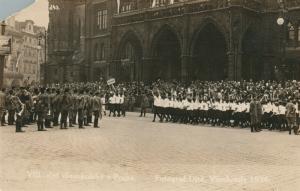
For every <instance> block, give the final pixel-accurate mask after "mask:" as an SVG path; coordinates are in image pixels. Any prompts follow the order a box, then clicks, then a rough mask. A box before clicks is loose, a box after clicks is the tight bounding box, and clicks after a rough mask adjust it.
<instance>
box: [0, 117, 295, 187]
mask: <svg viewBox="0 0 300 191" xmlns="http://www.w3.org/2000/svg"><path fill="white" fill-rule="evenodd" d="M137 116H138V114H136V113H135V114H134V113H130V114H129V116H128V117H126V118H107V117H106V118H104V120H103V121H102V122H101V128H100V129H94V128H91V127H88V128H86V129H82V130H80V129H78V128H71V129H68V130H59V129H58V128H54V129H51V130H48V131H47V132H37V131H36V127H35V126H30V127H27V128H24V129H25V130H26V133H21V134H15V133H14V130H15V129H14V128H13V127H8V126H6V127H1V128H0V136H1V137H0V138H1V141H0V149H1V150H0V160H1V161H0V172H1V173H0V176H1V178H0V181H1V182H0V190H1V191H10V190H12V191H19V190H20V191H21V190H22V191H23V190H28V191H29V190H30V191H48V190H49V191H50V190H51V191H52V190H53V191H60V190H67V189H68V190H72V191H77V190H78V191H79V190H87V191H90V190H92V191H94V190H95V191H96V190H97V191H99V190H101V191H103V190H104V191H105V190H122V191H124V190H126V191H131V190H133V191H142V190H149V191H153V190H171V191H175V190H187V191H192V190H197V191H202V190H203V191H210V190H228V191H234V190H236V191H241V190H249V191H269V190H270V191H279V190H280V191H298V190H300V148H299V147H300V136H289V135H288V133H287V132H284V133H281V132H269V131H263V132H261V133H252V134H251V133H250V130H249V129H232V128H217V127H209V126H187V125H181V124H169V123H159V122H157V123H152V122H151V116H150V115H149V116H148V117H147V118H139V117H137Z"/></svg>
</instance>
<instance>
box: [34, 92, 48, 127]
mask: <svg viewBox="0 0 300 191" xmlns="http://www.w3.org/2000/svg"><path fill="white" fill-rule="evenodd" d="M35 112H36V114H37V127H38V131H45V129H44V128H45V116H46V115H47V112H48V106H47V101H46V95H45V89H44V88H41V90H40V95H39V96H38V97H37V99H36V104H35Z"/></svg>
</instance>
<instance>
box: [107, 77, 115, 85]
mask: <svg viewBox="0 0 300 191" xmlns="http://www.w3.org/2000/svg"><path fill="white" fill-rule="evenodd" d="M115 83H116V79H114V78H111V79H109V80H107V85H109V86H110V85H113V84H115Z"/></svg>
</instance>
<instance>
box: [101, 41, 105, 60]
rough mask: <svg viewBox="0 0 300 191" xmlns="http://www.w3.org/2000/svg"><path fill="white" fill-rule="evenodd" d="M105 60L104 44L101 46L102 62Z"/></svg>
mask: <svg viewBox="0 0 300 191" xmlns="http://www.w3.org/2000/svg"><path fill="white" fill-rule="evenodd" d="M104 59H105V47H104V44H103V43H102V44H101V46H100V60H104Z"/></svg>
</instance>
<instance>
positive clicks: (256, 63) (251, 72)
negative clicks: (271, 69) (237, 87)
mask: <svg viewBox="0 0 300 191" xmlns="http://www.w3.org/2000/svg"><path fill="white" fill-rule="evenodd" d="M259 47H260V46H259V40H258V36H257V33H255V32H254V31H253V30H252V29H248V30H247V32H246V33H245V34H244V37H243V40H242V52H243V55H242V73H241V74H242V79H243V80H250V79H252V80H259V79H260V78H261V72H262V71H263V68H261V63H260V56H259V55H260V49H259Z"/></svg>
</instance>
